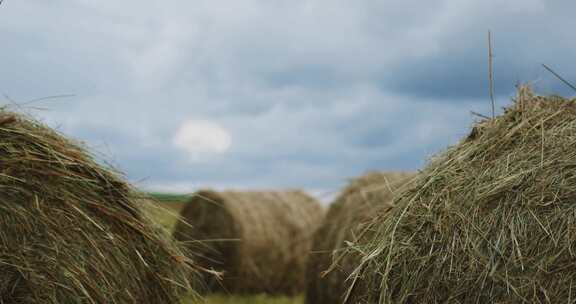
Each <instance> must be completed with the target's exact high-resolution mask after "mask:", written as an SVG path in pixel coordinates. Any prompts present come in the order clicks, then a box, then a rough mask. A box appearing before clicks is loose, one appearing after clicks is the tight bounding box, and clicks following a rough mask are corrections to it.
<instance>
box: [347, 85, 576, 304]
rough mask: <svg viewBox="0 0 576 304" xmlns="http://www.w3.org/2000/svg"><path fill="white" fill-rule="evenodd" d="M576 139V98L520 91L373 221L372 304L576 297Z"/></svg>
mask: <svg viewBox="0 0 576 304" xmlns="http://www.w3.org/2000/svg"><path fill="white" fill-rule="evenodd" d="M575 147H576V100H574V99H573V100H567V99H563V98H560V97H554V96H550V97H541V96H535V95H534V94H533V93H532V92H531V91H530V90H529V89H528V88H526V87H522V88H520V89H519V92H518V96H517V97H516V99H515V103H514V104H513V105H512V106H511V107H509V108H508V109H506V110H505V112H504V113H503V114H502V115H501V116H498V117H496V118H495V119H490V120H486V121H483V122H480V123H478V124H476V125H475V126H474V128H473V130H472V132H471V133H470V135H469V136H468V137H467V138H464V139H463V140H462V141H461V142H460V143H459V144H458V145H456V146H454V147H451V148H449V149H448V150H447V151H445V152H444V153H442V154H441V155H439V156H438V157H436V158H435V159H433V160H432V161H431V163H430V164H429V165H428V166H427V168H426V169H425V170H424V171H423V173H422V174H421V175H419V178H417V180H416V181H415V183H414V186H413V187H411V188H410V189H408V190H407V191H406V192H404V194H403V195H402V196H401V197H399V198H398V199H397V200H396V202H395V203H396V205H397V208H395V209H393V211H392V212H391V213H390V214H389V215H387V216H383V217H381V218H378V219H377V220H375V221H374V223H373V224H372V225H371V230H370V231H371V233H372V235H371V236H370V235H369V237H368V238H367V239H365V242H364V243H362V242H361V243H359V245H358V246H359V247H358V248H362V249H363V250H364V252H365V254H364V257H363V259H364V260H363V262H362V263H361V265H360V267H359V268H358V272H357V273H356V274H357V275H360V276H364V277H365V278H367V279H368V287H369V291H368V293H367V294H366V296H367V299H366V300H365V301H364V302H363V303H564V302H573V301H574V298H575V296H574V290H576V289H575V288H576V286H574V285H575V284H576V247H575V244H576V229H575V227H576V149H575ZM351 303H353V302H351Z"/></svg>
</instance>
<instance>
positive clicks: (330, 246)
mask: <svg viewBox="0 0 576 304" xmlns="http://www.w3.org/2000/svg"><path fill="white" fill-rule="evenodd" d="M412 176H413V174H412V173H406V172H370V173H367V174H365V175H363V176H361V177H359V178H356V179H354V180H353V181H351V183H350V184H349V185H348V186H347V187H346V188H345V189H344V190H343V191H342V193H341V194H340V195H339V197H338V198H337V199H336V200H335V201H334V203H333V204H332V205H331V206H330V209H329V210H328V213H327V214H326V217H325V219H324V221H323V223H322V225H321V226H320V228H319V229H318V231H317V232H316V234H315V236H314V243H313V246H312V255H311V256H310V259H309V260H308V265H307V273H306V303H307V304H335V303H342V301H343V299H344V296H345V292H346V290H348V288H350V287H351V285H352V283H354V293H363V291H362V284H361V282H360V281H358V280H357V281H355V282H354V281H353V280H350V279H349V276H350V275H351V273H352V271H353V270H354V268H355V267H356V266H357V264H358V263H359V259H360V257H361V255H360V254H358V252H350V253H349V254H347V255H346V256H344V257H343V258H342V259H340V260H336V261H334V260H333V257H334V256H338V253H339V252H340V251H341V250H342V249H343V248H345V247H346V244H347V243H349V242H353V241H354V240H355V237H356V236H355V234H354V233H355V231H356V230H361V226H362V224H364V223H366V222H367V221H368V220H369V219H370V218H371V217H372V216H374V214H377V213H378V212H386V211H387V210H388V209H389V208H390V207H391V206H392V199H393V196H394V194H395V193H397V191H400V188H401V187H402V186H404V185H405V184H406V183H407V182H408V181H409V180H410V178H411V177H412ZM333 262H334V265H333ZM331 266H332V267H331Z"/></svg>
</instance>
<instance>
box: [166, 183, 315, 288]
mask: <svg viewBox="0 0 576 304" xmlns="http://www.w3.org/2000/svg"><path fill="white" fill-rule="evenodd" d="M322 217H323V210H322V208H321V206H320V204H319V203H318V202H317V201H316V200H314V199H313V198H311V197H310V196H308V195H306V194H304V193H303V192H301V191H283V192H234V191H225V192H215V191H209V190H205V191H200V192H198V193H196V194H195V195H194V196H193V197H192V199H191V200H190V202H189V203H188V204H187V205H186V207H185V208H184V209H183V210H182V213H181V218H182V219H183V220H181V221H180V222H179V223H178V224H177V225H176V228H175V231H174V237H175V238H176V239H177V240H180V241H184V242H185V241H190V240H192V242H190V243H189V244H190V246H191V248H195V252H196V253H197V254H198V255H199V257H198V261H199V264H200V265H202V266H203V267H205V268H207V269H212V270H216V271H221V272H223V276H222V281H216V280H211V279H210V278H207V281H208V284H209V288H210V289H211V291H222V292H229V293H240V294H250V293H268V294H285V295H294V294H297V293H300V292H302V290H303V287H304V272H305V266H306V260H307V258H308V254H309V252H310V246H311V243H312V242H311V239H312V235H313V233H314V231H315V230H316V228H317V227H318V225H319V224H320V222H321V220H322ZM194 240H205V241H206V242H205V244H206V246H198V244H197V243H196V242H195V241H194Z"/></svg>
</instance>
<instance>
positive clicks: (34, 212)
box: [0, 110, 192, 304]
mask: <svg viewBox="0 0 576 304" xmlns="http://www.w3.org/2000/svg"><path fill="white" fill-rule="evenodd" d="M0 170H1V171H0V303H99V304H100V303H175V302H176V301H177V300H178V298H179V295H180V294H182V293H184V292H188V291H189V290H190V287H191V284H190V282H189V278H190V277H192V276H191V272H192V269H191V264H189V262H188V260H187V258H185V256H186V255H184V254H183V253H182V252H181V250H180V249H178V248H177V247H176V246H175V245H174V244H173V243H171V242H170V241H168V239H169V238H168V237H169V236H168V235H166V234H162V233H161V232H160V230H158V229H156V228H155V226H153V225H152V224H151V222H150V221H149V220H148V219H147V218H145V217H144V216H143V214H142V213H141V211H140V209H139V206H138V205H137V203H135V200H133V198H132V193H134V192H133V191H132V189H131V187H130V186H129V185H128V184H126V183H125V182H124V181H122V179H120V178H119V177H118V175H117V174H116V173H114V172H112V171H110V170H109V169H106V168H104V167H102V166H100V165H98V164H96V163H95V162H94V161H93V159H92V158H91V156H89V155H88V154H87V153H86V151H84V150H83V148H81V147H80V146H79V145H77V144H76V143H74V142H72V141H70V140H68V139H66V138H64V137H63V136H61V135H60V134H58V133H56V132H55V131H53V130H51V129H49V128H47V127H45V126H44V125H42V124H40V123H38V122H35V121H33V120H31V119H28V118H26V117H23V116H20V115H17V114H14V113H11V112H7V111H5V110H2V111H0Z"/></svg>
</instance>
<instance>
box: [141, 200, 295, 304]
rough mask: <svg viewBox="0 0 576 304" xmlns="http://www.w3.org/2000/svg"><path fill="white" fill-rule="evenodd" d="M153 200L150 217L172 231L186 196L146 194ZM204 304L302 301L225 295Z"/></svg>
mask: <svg viewBox="0 0 576 304" xmlns="http://www.w3.org/2000/svg"><path fill="white" fill-rule="evenodd" d="M148 195H149V196H151V197H152V198H153V200H151V201H149V202H151V203H152V204H151V205H150V206H146V207H145V210H147V212H148V214H149V215H150V217H151V218H152V219H153V220H154V221H155V222H156V223H158V224H160V225H161V226H162V227H164V228H166V229H167V230H169V231H172V229H173V227H174V225H175V224H176V222H177V220H178V214H179V212H180V210H181V209H182V207H183V206H184V205H185V203H186V201H187V200H188V198H189V196H188V195H183V194H169V193H148ZM196 303H198V302H195V301H193V300H191V299H183V300H182V304H196ZM200 303H206V304H301V303H303V300H302V298H301V297H297V298H286V297H268V296H265V295H258V296H227V295H213V296H208V297H206V301H205V302H200Z"/></svg>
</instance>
